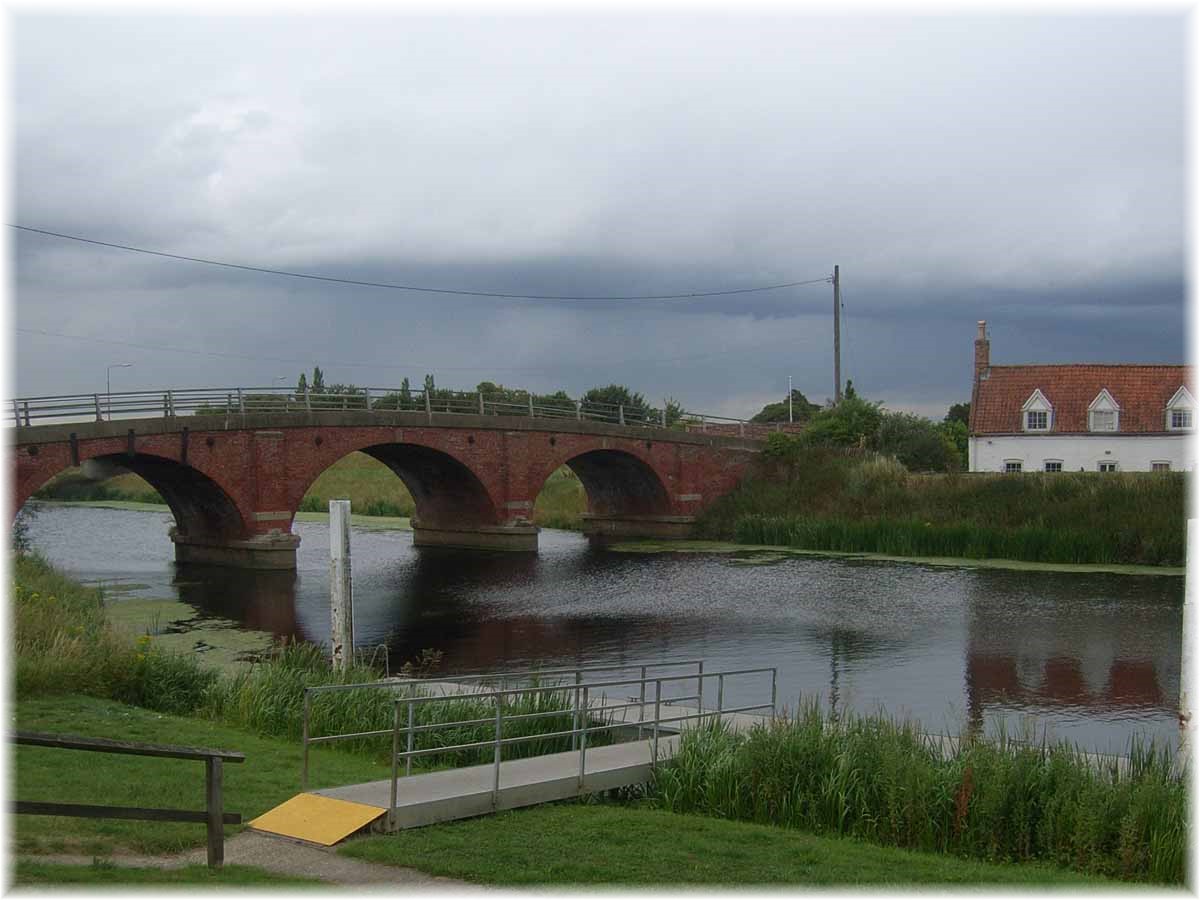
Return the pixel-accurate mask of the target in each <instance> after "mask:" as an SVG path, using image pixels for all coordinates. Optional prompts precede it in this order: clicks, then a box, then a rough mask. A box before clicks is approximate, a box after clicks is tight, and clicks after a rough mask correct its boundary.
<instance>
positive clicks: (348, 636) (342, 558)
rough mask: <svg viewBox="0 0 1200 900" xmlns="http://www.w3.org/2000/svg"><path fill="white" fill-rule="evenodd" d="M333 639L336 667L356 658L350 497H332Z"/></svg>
mask: <svg viewBox="0 0 1200 900" xmlns="http://www.w3.org/2000/svg"><path fill="white" fill-rule="evenodd" d="M329 615H330V631H329V643H330V646H331V648H332V652H333V667H334V668H335V669H339V670H341V671H345V670H346V669H347V668H348V667H349V666H350V664H351V663H352V662H353V661H354V590H353V585H352V583H351V576H350V501H349V500H330V501H329Z"/></svg>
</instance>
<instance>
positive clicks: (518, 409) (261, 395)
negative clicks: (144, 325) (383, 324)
mask: <svg viewBox="0 0 1200 900" xmlns="http://www.w3.org/2000/svg"><path fill="white" fill-rule="evenodd" d="M336 410H361V411H363V412H381V413H386V412H414V413H424V414H425V415H426V416H427V417H428V418H429V421H431V422H432V421H433V415H434V413H437V414H439V415H441V414H451V415H453V414H458V415H476V416H489V415H491V416H517V417H525V418H538V419H574V420H576V421H589V422H604V423H609V424H615V425H627V426H636V427H645V428H671V429H677V430H683V431H699V432H702V433H703V432H707V431H708V430H709V426H710V425H711V426H713V428H714V430H715V431H717V432H718V433H726V432H728V433H732V431H733V429H734V428H735V427H736V429H737V434H738V436H744V435H745V434H746V431H747V428H749V430H750V431H751V432H752V433H753V432H756V431H762V430H768V431H769V430H775V431H781V430H788V429H787V428H785V427H784V425H783V423H772V424H771V425H762V424H756V423H750V422H748V421H747V420H745V419H735V418H730V417H727V416H715V415H711V414H708V413H693V412H685V411H683V410H672V411H668V410H667V408H666V407H664V408H661V409H655V408H652V407H646V406H625V405H623V404H615V403H598V402H595V401H590V400H576V399H571V398H569V397H566V396H563V395H554V394H550V395H538V394H530V393H526V392H504V393H485V392H479V391H451V390H442V389H434V390H432V391H427V390H425V389H424V388H421V389H417V390H411V389H408V388H374V387H364V388H356V389H355V390H353V391H349V392H338V393H332V392H316V391H309V390H305V391H296V390H295V389H292V388H285V387H279V386H274V387H253V388H240V387H238V388H189V389H184V390H173V389H172V390H167V391H121V392H119V393H94V394H67V395H61V396H46V397H25V398H16V399H14V400H12V401H11V405H10V406H9V408H8V410H7V413H6V415H11V416H12V417H13V418H12V421H13V422H14V423H15V424H16V425H17V426H26V427H28V426H31V425H33V423H34V422H35V421H37V422H42V421H48V420H52V421H55V422H71V421H81V420H82V421H96V422H104V421H113V420H114V419H126V418H137V417H141V418H144V417H146V416H147V415H148V414H149V415H153V416H161V417H163V418H174V417H176V416H206V415H211V416H214V417H216V416H222V417H225V418H231V417H233V416H238V415H246V414H249V413H285V414H292V413H295V414H308V413H312V412H320V411H336Z"/></svg>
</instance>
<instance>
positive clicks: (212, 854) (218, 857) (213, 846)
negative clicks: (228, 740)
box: [204, 756, 225, 868]
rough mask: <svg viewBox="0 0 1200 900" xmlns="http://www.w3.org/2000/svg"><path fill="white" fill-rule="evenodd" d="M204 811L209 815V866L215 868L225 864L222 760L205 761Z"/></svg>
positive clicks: (218, 758)
mask: <svg viewBox="0 0 1200 900" xmlns="http://www.w3.org/2000/svg"><path fill="white" fill-rule="evenodd" d="M204 775H205V778H204V811H205V813H207V815H208V865H209V867H210V868H215V867H217V866H220V865H222V864H223V863H224V862H225V825H224V818H225V817H224V816H223V815H222V807H221V759H220V757H216V756H210V757H208V759H206V760H204Z"/></svg>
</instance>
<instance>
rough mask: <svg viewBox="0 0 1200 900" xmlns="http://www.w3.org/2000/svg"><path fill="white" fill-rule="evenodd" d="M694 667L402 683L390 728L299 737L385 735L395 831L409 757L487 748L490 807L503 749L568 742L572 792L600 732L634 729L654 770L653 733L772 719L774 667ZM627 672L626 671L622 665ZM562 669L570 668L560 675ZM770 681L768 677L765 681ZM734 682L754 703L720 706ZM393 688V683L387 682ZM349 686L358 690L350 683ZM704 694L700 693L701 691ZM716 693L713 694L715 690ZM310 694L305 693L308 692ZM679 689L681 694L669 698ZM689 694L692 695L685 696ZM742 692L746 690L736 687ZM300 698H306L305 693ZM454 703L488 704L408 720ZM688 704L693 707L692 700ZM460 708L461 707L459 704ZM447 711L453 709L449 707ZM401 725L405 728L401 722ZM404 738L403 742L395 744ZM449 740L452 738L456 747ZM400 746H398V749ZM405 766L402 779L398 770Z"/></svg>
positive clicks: (656, 745) (329, 739) (657, 757)
mask: <svg viewBox="0 0 1200 900" xmlns="http://www.w3.org/2000/svg"><path fill="white" fill-rule="evenodd" d="M696 662H697V663H698V671H696V672H694V673H690V672H689V673H685V674H650V673H648V672H647V668H651V667H654V666H656V665H657V666H664V665H665V666H670V665H682V664H679V663H658V664H654V663H650V664H644V665H642V666H641V671H640V673H639V675H636V676H627V677H611V676H610V677H607V678H602V679H601V680H598V681H582V680H581V679H580V678H579V676H578V675H576V678H575V681H574V683H571V682H569V681H562V680H559V681H555V680H553V679H552V680H551V683H545V682H542V683H537V684H526V685H522V686H519V687H508V688H505V687H499V686H489V685H486V684H485V685H480V686H479V689H478V690H474V691H472V690H466V691H461V692H457V693H454V694H453V695H449V696H448V695H446V694H444V693H427V692H426V691H423V690H421V689H420V680H419V679H413V680H409V681H406V682H405V683H404V687H405V688H406V689H407V690H406V691H405V693H404V694H403V695H401V696H397V697H394V698H393V700H392V727H391V728H390V729H377V730H373V731H364V732H355V733H350V734H330V735H323V736H320V737H313V736H311V735H309V734H308V729H307V727H306V728H305V735H304V740H305V744H306V747H307V745H308V744H314V743H318V742H321V743H326V742H332V741H338V740H362V739H364V738H382V737H386V736H389V735H390V736H391V739H392V750H391V754H390V762H391V768H392V773H391V796H390V802H389V810H388V817H389V826H394V821H395V816H396V810H397V805H396V801H397V794H398V787H399V780H400V778H401V777H407V776H410V775H411V774H412V761H413V760H414V759H416V758H419V757H423V756H430V755H437V756H441V755H444V754H448V753H454V752H463V751H483V750H487V749H490V750H491V756H492V785H491V794H492V807H493V809H495V808H497V807H498V805H499V799H500V790H501V787H502V786H503V785H502V784H501V762H502V760H503V755H504V748H505V747H512V746H514V745H516V744H520V743H525V742H529V741H546V740H550V739H554V738H558V739H566V738H570V741H571V752H574V753H577V754H578V757H579V762H578V776H577V777H578V787H579V790H580V791H583V789H584V787H585V775H586V771H587V751H588V738H589V737H593V738H594V737H595V736H597V735H599V734H601V733H603V732H606V731H607V732H616V731H618V730H627V731H629V730H636V733H637V735H638V738H637V739H638V740H642V739H644V738H643V735H648V738H647V740H648V744H649V748H648V749H649V751H650V752H649V761H650V764H651V766H655V765H657V763H658V761H659V760H660V759H661V756H660V754H659V736H660V732H661V731H667V732H668V733H671V732H675V733H678V732H679V731H681V730H682V729H683V728H685V727H688V726H694V725H699V724H702V723H704V722H706V721H709V722H711V721H720V720H721V719H722V717H723V716H728V715H734V714H738V713H751V714H756V715H759V716H762V717H763V718H766V717H768V716H769V717H770V718H772V719H773V718H774V717H775V715H776V708H777V698H778V678H779V671H778V669H777V668H775V667H766V666H764V667H759V668H746V669H726V670H721V671H716V672H712V671H710V672H705V671H704V668H703V662H702V661H696ZM601 668H618V669H619V668H627V667H625V666H614V667H592V669H591V671H600V670H601ZM628 668H632V667H628ZM567 671H569V670H567ZM767 676H769V679H768V678H767ZM735 679H739V680H742V681H743V682H744V681H745V680H747V679H750V680H751V685H750V688H749V690H750V691H751V692H752V693H754V694H756V695H757V694H759V693H760V692H761V697H762V699H761V702H758V703H744V704H742V705H740V706H738V705H728V704H726V702H725V697H726V695H725V688H726V685H727V684H728V682H730V681H733V680H735ZM768 684H769V687H770V694H769V696H770V699H769V702H768V700H767V696H766V694H767V687H768ZM388 686H389V687H394V685H388ZM356 687H362V686H361V685H360V686H356ZM706 689H707V690H706ZM714 689H715V691H714ZM310 690H311V689H310ZM678 690H684V691H686V692H687V693H684V694H678V693H675V692H677V691H678ZM693 690H694V693H693V692H692V691H693ZM743 690H746V688H743ZM714 692H715V694H716V697H715V700H716V703H715V705H708V706H706V705H705V701H706V695H707V697H708V698H711V697H712V695H713V693H714ZM529 698H544V701H545V702H543V703H536V704H533V705H534V706H536V707H540V708H537V709H535V710H534V711H533V712H519V711H516V710H515V708H516V706H517V703H516V701H517V700H519V699H526V700H527V699H529ZM306 699H307V694H306ZM448 700H453V701H459V702H461V701H477V702H478V703H480V704H485V705H486V704H491V705H492V707H493V714H492V715H489V716H487V717H486V718H479V717H478V716H477V714H476V717H473V718H466V719H464V718H447V717H443V716H441V715H439V716H436V717H433V720H432V721H429V722H427V723H425V724H417V717H416V715H415V711H416V708H417V707H418V706H421V705H424V704H427V703H441V704H446V702H447V701H448ZM693 702H694V703H695V706H692V705H691V704H692V703H693ZM459 709H463V708H462V707H459ZM476 710H477V707H476V706H474V705H472V706H469V707H467V708H465V709H463V712H464V713H467V714H471V713H474V712H476ZM449 711H451V712H452V709H451V710H449ZM567 716H569V717H570V727H569V728H560V729H559V730H557V731H541V730H537V729H534V730H531V731H530V732H529V733H525V734H513V733H512V731H513V729H511V728H510V730H509V735H508V736H505V728H504V724H505V722H508V723H509V724H510V725H511V724H512V723H515V722H530V721H532V720H534V719H544V718H551V719H559V720H561V719H565V718H566V717H567ZM402 723H404V724H402ZM487 726H492V727H491V728H490V729H488V730H489V731H491V736H489V737H488V738H486V739H484V740H465V741H464V740H463V739H464V738H469V737H471V736H472V735H471V732H470V731H469V729H473V728H481V727H482V728H486V727H487ZM446 731H449V732H450V734H449V736H448V737H446V738H445V739H442V740H431V741H430V742H429V743H430V746H426V747H422V748H418V747H417V746H416V743H417V741H416V738H417V736H418V735H422V734H432V733H434V732H443V733H445V732H446ZM402 738H403V739H404V740H403V745H402V743H401V739H402ZM455 741H459V742H458V743H455ZM402 746H403V747H404V749H401V747H402ZM402 764H403V766H404V776H401V774H400V767H401V765H402ZM307 776H308V769H307V766H306V767H305V769H304V773H303V775H302V785H303V786H302V788H301V790H307Z"/></svg>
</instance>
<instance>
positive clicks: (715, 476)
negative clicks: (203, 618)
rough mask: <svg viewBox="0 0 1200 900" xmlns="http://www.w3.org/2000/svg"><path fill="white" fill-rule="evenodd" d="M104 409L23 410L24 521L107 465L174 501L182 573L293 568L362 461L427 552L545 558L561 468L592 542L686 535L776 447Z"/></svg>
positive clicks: (411, 420) (325, 417) (452, 423)
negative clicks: (350, 469) (208, 567)
mask: <svg viewBox="0 0 1200 900" xmlns="http://www.w3.org/2000/svg"><path fill="white" fill-rule="evenodd" d="M90 396H91V395H89V397H90ZM114 396H115V395H114ZM102 401H103V395H101V396H100V397H99V398H97V400H96V416H95V419H96V420H95V421H86V422H78V421H76V422H66V423H59V424H30V419H29V416H28V412H27V411H26V415H25V417H24V419H23V423H22V424H19V425H18V427H17V428H16V429H15V435H14V440H13V441H12V443H11V444H10V447H11V449H10V454H11V456H10V459H11V461H12V465H13V469H14V470H15V472H14V476H15V477H14V478H13V481H12V484H13V485H14V488H15V489H14V491H13V493H12V502H13V506H12V513H13V514H14V515H15V514H16V511H17V510H19V509H20V508H21V506H22V505H23V504H24V503H25V501H26V500H28V499H29V497H30V496H31V495H32V494H33V493H34V491H36V490H37V489H38V488H39V487H41V486H42V485H43V484H45V483H46V482H47V481H49V480H50V479H51V478H52V477H53V476H55V475H57V474H58V473H60V472H62V471H63V470H64V469H67V468H69V467H71V466H78V465H80V464H81V463H82V462H84V461H86V460H100V461H107V462H110V463H115V464H118V465H120V466H122V467H124V468H126V469H128V470H130V471H132V472H135V473H137V474H138V475H140V476H141V477H142V478H144V479H145V480H146V481H148V482H149V483H150V484H151V485H152V486H153V487H154V488H155V489H156V490H157V491H158V492H159V493H160V494H161V495H162V496H163V498H164V499H165V500H166V502H167V505H168V506H169V507H170V509H171V512H172V513H173V514H174V517H175V526H174V527H173V528H172V529H171V535H170V536H171V540H172V541H173V542H174V544H175V555H176V559H177V560H178V561H181V562H208V563H219V564H225V565H236V566H245V567H251V568H292V567H294V566H295V557H296V547H297V546H298V544H299V542H300V538H299V536H297V535H294V534H292V532H291V526H292V520H293V518H294V516H295V514H296V510H297V509H298V508H299V506H300V501H301V499H302V498H303V497H304V494H305V492H306V491H307V490H308V488H309V487H310V486H311V485H312V483H313V481H314V480H316V478H317V476H319V475H320V474H321V473H322V472H323V471H324V470H325V469H327V468H328V467H329V466H330V465H332V464H333V463H335V462H337V461H338V460H339V459H341V458H342V457H343V456H345V455H346V454H348V453H350V452H352V451H355V450H359V451H362V452H363V453H366V454H368V455H370V456H372V457H374V458H375V459H377V460H379V461H380V462H382V463H384V464H385V465H387V466H388V468H390V469H391V470H392V471H393V472H395V473H396V474H397V475H398V476H399V477H400V478H401V480H402V481H403V482H404V484H405V486H406V487H407V488H408V490H409V491H410V493H411V494H412V496H413V499H414V501H415V503H416V515H415V516H414V518H413V531H414V543H415V544H417V545H422V546H434V545H441V546H452V547H468V548H486V549H506V550H525V551H532V550H536V549H537V532H538V529H537V527H536V526H535V525H533V523H532V521H531V519H532V516H533V504H534V500H535V499H536V497H537V495H538V493H539V492H540V491H541V489H542V485H543V484H544V483H545V481H546V479H547V478H548V477H549V476H550V474H551V473H553V472H554V471H555V470H556V469H557V468H559V467H560V466H563V465H566V466H569V467H570V468H571V469H572V470H573V471H574V472H575V474H576V475H577V476H578V477H579V479H580V481H581V482H582V483H583V486H584V488H585V489H586V491H587V498H588V513H587V516H586V519H585V531H587V532H589V533H591V534H593V535H598V536H613V537H656V538H678V537H686V536H687V535H688V534H689V533H690V530H691V524H692V523H693V521H694V520H695V517H696V515H697V514H698V513H699V512H700V511H701V510H703V509H704V508H705V507H706V506H708V505H709V504H710V503H712V502H713V501H714V500H715V499H717V498H718V497H720V496H721V495H722V494H724V493H726V492H728V491H729V490H730V489H732V488H733V487H734V485H735V484H737V482H738V481H739V480H740V479H741V477H742V476H743V474H745V472H746V470H747V467H748V465H749V464H750V462H751V460H752V459H753V457H754V456H755V454H756V453H757V452H758V451H759V450H760V449H761V447H762V446H763V445H762V443H761V438H762V437H763V434H762V433H761V429H753V431H754V432H755V433H753V434H748V433H746V431H747V426H746V425H736V426H730V425H728V424H726V425H724V426H721V425H715V426H711V427H712V431H713V433H710V431H709V427H710V426H708V425H704V426H703V430H686V429H684V430H681V429H678V428H676V429H669V428H663V427H654V425H655V424H657V423H656V422H653V421H649V422H642V423H641V424H628V423H626V424H622V423H624V422H625V417H624V413H623V411H622V413H621V415H620V421H618V422H603V421H594V420H590V419H586V418H583V417H582V416H579V417H575V416H572V417H570V418H565V417H560V418H538V417H536V416H532V415H524V416H522V415H502V414H495V413H496V412H497V411H496V410H492V414H482V415H481V414H471V413H464V412H460V411H452V412H435V411H434V410H433V409H432V408H431V407H430V405H429V404H426V409H425V410H424V411H411V410H410V411H396V410H392V411H387V410H381V409H378V408H370V406H369V405H368V408H363V409H336V410H328V409H326V410H320V409H313V408H311V407H310V408H301V409H300V410H297V411H276V410H271V411H244V405H243V408H239V407H238V406H234V405H232V404H229V403H227V404H226V408H225V409H224V410H215V409H211V408H209V409H205V410H203V412H202V414H191V415H180V414H178V413H179V410H177V409H175V408H173V404H172V403H171V401H170V400H169V399H168V400H166V401H165V409H164V411H165V412H166V413H167V414H166V415H159V416H155V417H153V418H125V419H120V418H118V419H117V420H115V421H105V420H104V415H103V412H102V410H101V408H100V406H101V403H102ZM89 402H90V400H89ZM480 408H482V401H481V407H480ZM17 409H18V416H19V415H20V413H19V409H20V408H19V407H17ZM530 410H531V411H532V406H531V407H530ZM500 412H505V410H500ZM508 412H511V410H509V411H508ZM18 422H19V423H21V422H22V419H21V418H18ZM722 432H723V433H722ZM730 432H732V433H730ZM739 432H740V434H739Z"/></svg>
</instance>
